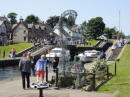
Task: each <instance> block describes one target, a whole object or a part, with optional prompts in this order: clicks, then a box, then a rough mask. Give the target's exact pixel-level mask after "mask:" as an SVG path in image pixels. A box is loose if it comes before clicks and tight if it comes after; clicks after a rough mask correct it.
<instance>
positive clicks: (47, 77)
mask: <svg viewBox="0 0 130 97" xmlns="http://www.w3.org/2000/svg"><path fill="white" fill-rule="evenodd" d="M46 82H48V66H46Z"/></svg>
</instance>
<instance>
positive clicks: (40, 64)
mask: <svg viewBox="0 0 130 97" xmlns="http://www.w3.org/2000/svg"><path fill="white" fill-rule="evenodd" d="M46 64H47V61H46V60H45V55H41V59H39V60H38V61H37V63H36V71H37V82H39V77H40V75H41V80H42V83H43V80H44V74H45V65H46Z"/></svg>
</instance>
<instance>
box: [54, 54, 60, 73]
mask: <svg viewBox="0 0 130 97" xmlns="http://www.w3.org/2000/svg"><path fill="white" fill-rule="evenodd" d="M58 64H59V57H57V55H56V54H55V55H54V60H53V71H54V72H55V70H56V68H57V66H58Z"/></svg>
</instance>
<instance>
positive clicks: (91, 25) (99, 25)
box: [86, 17, 105, 39]
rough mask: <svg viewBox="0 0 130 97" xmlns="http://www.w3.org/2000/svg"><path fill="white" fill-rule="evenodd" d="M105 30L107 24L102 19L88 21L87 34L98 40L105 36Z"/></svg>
mask: <svg viewBox="0 0 130 97" xmlns="http://www.w3.org/2000/svg"><path fill="white" fill-rule="evenodd" d="M104 29H105V24H104V22H103V19H102V17H96V18H92V19H91V20H89V21H88V23H87V29H86V32H87V33H88V34H89V35H90V36H92V37H93V38H94V39H96V38H97V37H98V36H100V35H102V34H103V31H104Z"/></svg>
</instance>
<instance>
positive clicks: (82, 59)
mask: <svg viewBox="0 0 130 97" xmlns="http://www.w3.org/2000/svg"><path fill="white" fill-rule="evenodd" d="M86 61H87V58H86V56H85V53H83V55H82V56H81V57H80V62H81V68H82V70H85V68H84V64H85V63H86Z"/></svg>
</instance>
